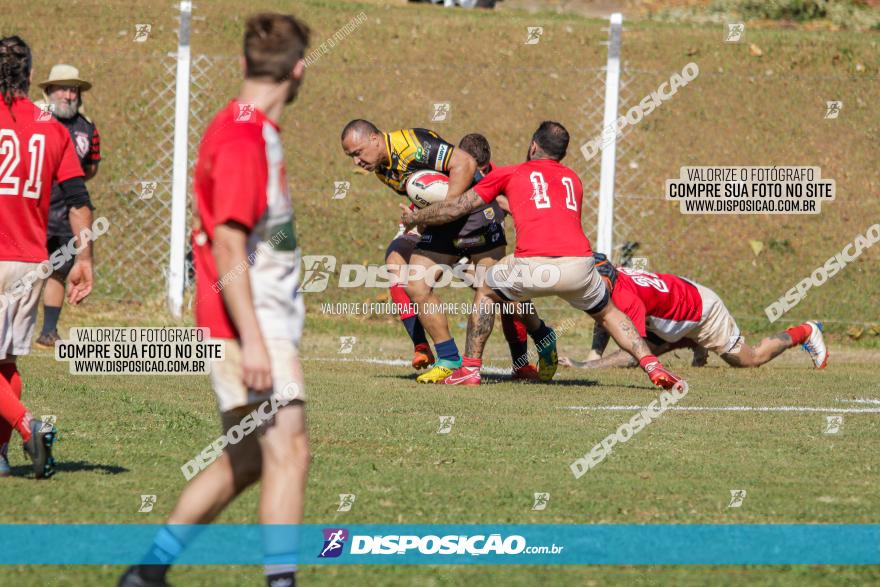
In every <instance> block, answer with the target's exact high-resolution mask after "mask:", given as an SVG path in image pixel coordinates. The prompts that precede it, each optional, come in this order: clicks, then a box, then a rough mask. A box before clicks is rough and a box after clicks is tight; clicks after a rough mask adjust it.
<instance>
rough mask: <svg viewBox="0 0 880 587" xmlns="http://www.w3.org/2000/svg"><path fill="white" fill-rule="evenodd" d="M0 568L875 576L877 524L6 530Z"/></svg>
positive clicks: (879, 552) (0, 529) (1, 529)
mask: <svg viewBox="0 0 880 587" xmlns="http://www.w3.org/2000/svg"><path fill="white" fill-rule="evenodd" d="M0 533H2V534H3V535H4V536H14V537H15V540H9V541H7V543H6V544H5V545H4V547H3V548H2V549H0V564H6V565H8V564H24V565H61V564H75V565H77V564H78V565H104V564H135V563H138V562H141V561H143V560H144V557H145V555H146V554H147V552H149V551H150V549H151V546H152V544H153V542H154V540H156V538H157V536H160V537H164V538H160V543H161V541H162V540H166V541H167V539H168V535H169V533H170V534H171V535H173V537H174V538H173V539H172V542H177V543H178V544H180V545H183V548H182V550H181V552H180V554H179V555H178V556H177V557H176V559H175V560H174V562H175V563H178V564H204V565H232V564H243V565H250V564H263V563H266V562H269V563H296V564H299V565H316V564H349V565H352V564H354V565H358V564H360V565H363V564H396V565H421V564H430V565H437V564H450V565H460V564H483V565H486V564H493V565H496V564H504V565H531V564H540V565H624V564H625V565H743V564H749V565H783V564H784V565H802V564H810V565H815V564H821V565H831V564H833V565H853V564H858V565H877V564H880V525H878V524H863V525H861V524H749V525H745V524H705V525H691V524H670V525H653V524H652V525H598V524H597V525H590V524H587V525H446V524H444V525H375V524H346V525H339V524H328V525H323V524H305V525H301V526H281V525H279V526H260V525H222V524H215V525H209V526H182V525H181V526H157V525H141V524H131V525H130V524H82V525H79V524H47V525H28V524H5V525H0Z"/></svg>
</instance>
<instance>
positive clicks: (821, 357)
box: [803, 320, 828, 369]
mask: <svg viewBox="0 0 880 587" xmlns="http://www.w3.org/2000/svg"><path fill="white" fill-rule="evenodd" d="M807 324H809V325H810V327H811V328H812V329H813V331H812V332H811V333H810V338H808V339H807V342H805V343H804V344H803V347H804V350H805V351H807V352H808V353H810V358H811V359H813V364H814V365H815V366H816V369H824V368H825V366H826V365H827V364H828V348H827V347H826V346H825V337H824V336H822V323H821V322H819V321H817V320H809V321H808V322H807Z"/></svg>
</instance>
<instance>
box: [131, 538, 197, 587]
mask: <svg viewBox="0 0 880 587" xmlns="http://www.w3.org/2000/svg"><path fill="white" fill-rule="evenodd" d="M180 528H182V529H183V528H186V527H185V526H181V527H180ZM182 551H183V543H182V542H181V540H180V539H179V538H178V537H177V536H175V535H174V534H173V533H172V532H171V530H170V529H169V527H168V526H165V527H164V528H162V529H161V530H159V532H158V533H157V534H156V538H154V539H153V544H152V546H150V550H149V552H147V555H146V556H145V557H144V560H143V562H141V564H139V565H138V567H137V571H138V574H139V575H140V576H141V577H143V578H144V579H147V580H148V581H156V582H160V581H164V580H165V575H167V574H168V569H170V568H171V563H172V562H174V559H176V558H177V557H178V556H180V553H181V552H182Z"/></svg>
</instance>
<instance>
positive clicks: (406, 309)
mask: <svg viewBox="0 0 880 587" xmlns="http://www.w3.org/2000/svg"><path fill="white" fill-rule="evenodd" d="M389 292H390V294H391V301H392V302H394V305H395V306H396V307H397V308H396V309H397V311H398V312H399V314H400V321H401V322H403V327H404V328H406V333H407V334H409V338H410V339H411V340H412V342H413V346H415V345H418V344H423V343H427V342H428V339H427V337H426V336H425V328H424V327H423V326H422V323H421V322H420V321H419V317H418V315H417V314H416V312H415V305H414V304H413V303H412V300H411V299H410V297H409V295H408V294H407V293H406V290H405V289H404V288H403V286H402V285H392V286H391V287H390V288H389Z"/></svg>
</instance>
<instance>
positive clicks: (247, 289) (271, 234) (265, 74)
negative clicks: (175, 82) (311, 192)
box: [119, 13, 309, 587]
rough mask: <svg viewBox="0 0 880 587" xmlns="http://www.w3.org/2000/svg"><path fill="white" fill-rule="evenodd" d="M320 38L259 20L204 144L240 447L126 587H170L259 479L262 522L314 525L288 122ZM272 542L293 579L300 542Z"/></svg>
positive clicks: (199, 312)
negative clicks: (200, 541) (198, 537)
mask: <svg viewBox="0 0 880 587" xmlns="http://www.w3.org/2000/svg"><path fill="white" fill-rule="evenodd" d="M308 42H309V29H308V27H307V26H306V25H305V24H303V23H302V22H300V21H299V20H297V19H296V18H294V17H293V16H290V15H283V14H272V13H266V14H257V15H255V16H252V17H250V18H249V19H248V20H247V23H246V24H245V34H244V60H243V63H244V72H243V73H244V78H245V79H244V82H243V83H242V85H241V89H240V91H239V94H238V97H237V98H236V99H234V100H232V101H230V102H229V104H228V105H227V106H226V107H225V108H223V109H222V110H221V111H220V112H219V113H218V114H217V115H216V116H215V117H214V119H213V121H212V122H211V123H210V124H209V125H208V127H207V129H206V130H205V134H204V137H203V138H202V142H201V144H200V146H199V154H198V161H197V163H196V169H195V176H194V179H193V191H194V192H195V204H196V208H197V210H196V217H195V218H194V222H193V234H192V246H193V255H194V259H195V266H196V324H197V325H198V326H200V327H204V328H207V329H209V330H210V337H211V339H212V340H217V339H219V340H222V341H223V343H224V347H225V352H224V358H223V360H222V361H217V362H215V363H214V364H213V366H212V368H211V384H212V387H213V389H214V392H215V394H216V396H217V403H218V406H219V411H220V418H221V422H222V427H223V435H224V437H225V438H227V439H228V441H227V444H226V446H225V448H223V452H222V455H221V456H220V457H219V458H217V459H216V460H215V461H213V462H212V463H211V464H209V465H208V466H207V467H206V468H204V469H203V470H201V471H200V472H199V471H198V470H195V471H193V473H194V475H195V478H194V479H193V480H192V481H191V482H190V483H189V484H188V485H187V486H186V488H185V489H184V490H183V493H182V494H181V496H180V499H179V500H178V502H177V505H176V506H175V508H174V510H173V512H172V513H171V516H170V517H169V519H168V524H167V525H166V526H165V527H163V528H162V529H161V530H160V531H159V534H158V536H157V538H156V540H155V542H154V543H153V546H152V548H151V550H150V552H149V553H148V554H147V556H146V557H145V559H144V563H143V564H141V565H137V566H134V567H130V568H129V569H128V570H127V571H126V573H125V575H123V577H122V578H121V579H120V582H119V585H120V587H151V586H162V585H166V582H165V576H166V574H167V572H168V570H169V566H170V563H171V562H172V561H173V560H174V559H175V558H176V556H177V555H178V554H179V553H180V552H181V550H182V549H183V547H184V546H185V544H186V542H187V539H188V538H189V537H190V533H191V532H192V531H193V530H192V525H196V524H208V523H210V522H212V521H213V520H214V519H215V518H216V517H217V516H218V515H219V514H220V513H221V512H222V511H223V510H224V509H225V508H226V506H228V505H229V504H230V503H231V502H232V501H233V500H234V499H235V498H236V497H237V496H238V495H240V494H241V493H242V492H243V491H244V490H245V489H247V488H248V487H249V486H251V485H252V484H254V483H256V482H257V481H261V488H260V506H259V520H260V523H261V524H262V525H264V526H265V525H276V526H275V527H276V528H280V529H283V528H284V527H286V526H288V525H295V524H300V523H301V522H302V517H303V503H304V499H305V487H306V478H307V475H308V466H309V440H308V434H307V431H306V415H305V404H304V399H305V396H304V393H303V373H302V366H301V364H300V359H299V353H298V347H299V340H300V336H301V334H302V327H303V320H304V318H305V316H304V314H305V309H304V306H303V300H302V294H301V293H298V291H297V289H298V286H299V271H300V264H301V263H300V254H299V248H298V244H297V238H296V231H295V228H294V219H293V209H292V206H291V202H290V192H289V188H288V185H289V184H288V179H287V175H286V172H285V168H284V153H283V151H282V147H281V136H280V128H279V126H278V120H279V118H280V117H281V114H282V112H283V110H284V107H285V106H286V105H287V104H289V103H291V102H292V101H293V100H294V99H295V98H296V94H297V91H298V89H299V86H300V83H301V81H302V77H303V73H304V72H305V60H304V59H303V57H304V55H305V50H306V47H307V46H308ZM242 268H244V269H246V270H244V271H243V270H242ZM254 413H258V414H259V422H258V423H257V425H256V426H254V425H253V424H254V419H253V418H254V417H253V416H252V414H254ZM249 422H250V424H249ZM248 429H250V433H248V432H247V430H248ZM236 431H237V432H236ZM243 431H244V432H243ZM187 477H188V478H190V477H189V475H187ZM279 546H281V547H286V548H287V549H290V550H284V548H282V549H281V550H278V547H279ZM266 548H267V551H266V568H265V575H266V583H267V584H268V585H294V584H295V571H296V567H295V565H293V564H292V562H291V561H292V560H293V557H294V556H295V554H296V553H295V549H294V544H293V543H290V544H286V545H278V544H267V545H266Z"/></svg>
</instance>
